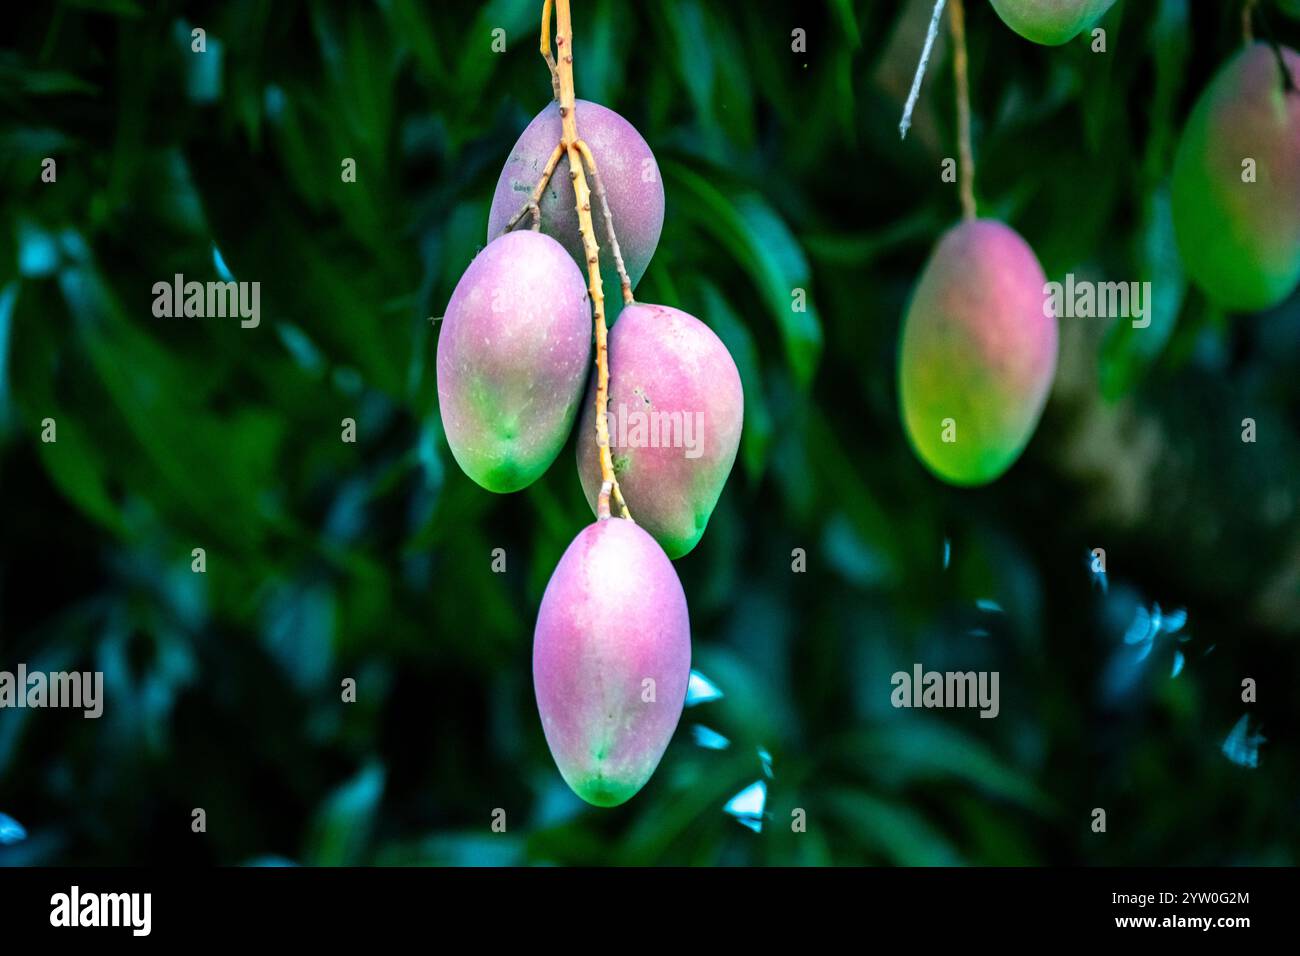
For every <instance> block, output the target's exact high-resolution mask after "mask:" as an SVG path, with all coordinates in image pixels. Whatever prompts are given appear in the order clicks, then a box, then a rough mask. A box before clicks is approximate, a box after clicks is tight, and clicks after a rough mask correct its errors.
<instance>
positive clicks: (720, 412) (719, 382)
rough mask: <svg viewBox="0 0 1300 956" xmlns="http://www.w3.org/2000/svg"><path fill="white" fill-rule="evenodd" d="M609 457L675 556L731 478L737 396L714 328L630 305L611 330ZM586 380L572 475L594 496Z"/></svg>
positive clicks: (695, 535) (630, 498)
mask: <svg viewBox="0 0 1300 956" xmlns="http://www.w3.org/2000/svg"><path fill="white" fill-rule="evenodd" d="M609 367H610V386H609V405H608V410H607V413H606V414H607V421H608V422H609V438H610V453H611V457H612V458H613V462H614V473H615V475H617V476H618V480H619V485H620V486H621V487H622V489H623V497H624V499H625V500H626V501H627V503H628V507H629V508H630V509H631V511H632V517H633V518H634V519H635V520H636V521H637V523H638V524H640V525H641V527H643V528H645V529H646V530H647V531H648V532H650V534H651V535H653V536H654V538H655V540H656V541H658V542H659V544H660V545H661V546H662V547H663V549H664V551H666V552H667V553H668V556H669V557H670V558H679V557H681V556H682V555H684V554H686V553H687V552H689V551H690V550H691V549H692V548H694V547H695V545H696V544H697V543H698V542H699V540H700V538H701V536H703V534H704V529H705V526H706V525H707V524H708V521H709V516H710V515H711V514H712V513H713V508H714V506H715V505H717V503H718V498H719V496H721V494H722V488H723V486H724V485H725V484H726V483H727V476H728V475H730V474H731V466H732V465H733V464H734V463H735V461H736V450H737V449H738V448H739V446H740V433H741V429H742V427H743V425H744V418H745V393H744V389H743V387H742V386H741V383H740V373H739V372H738V371H737V370H736V363H735V361H734V360H733V359H732V358H731V353H730V352H728V351H727V347H726V346H725V345H723V344H722V340H721V339H719V338H718V337H717V335H715V334H714V332H713V330H712V329H710V328H709V327H708V326H707V325H705V324H704V323H703V322H701V321H700V320H699V319H697V318H695V317H694V316H692V315H688V314H687V313H685V312H682V311H681V310H679V309H673V308H670V307H668V306H664V305H647V304H645V303H641V302H638V303H635V304H633V305H630V306H628V307H627V308H626V309H624V310H623V315H622V317H621V318H620V319H619V321H618V324H617V325H615V326H614V328H613V329H612V330H611V332H610V334H609ZM595 387H596V383H595V381H594V378H593V381H592V383H591V385H590V386H589V388H588V391H587V397H586V399H585V400H584V401H583V406H582V421H581V424H580V425H579V426H578V444H577V460H578V476H579V478H580V479H581V480H582V487H583V490H584V491H585V492H586V494H587V501H588V502H589V503H590V504H591V507H592V511H593V512H594V511H595V509H596V499H597V496H598V495H599V493H600V484H601V481H600V461H599V458H598V456H597V445H596V407H595Z"/></svg>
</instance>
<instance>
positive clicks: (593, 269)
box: [542, 0, 632, 519]
mask: <svg viewBox="0 0 1300 956" xmlns="http://www.w3.org/2000/svg"><path fill="white" fill-rule="evenodd" d="M551 7H552V0H546V2H545V3H544V4H543V6H542V36H543V40H542V55H543V56H544V57H545V56H546V54H547V53H548V52H549V50H550V44H549V42H548V38H547V34H549V33H550V24H551ZM554 7H555V15H556V35H555V49H556V54H557V56H556V72H557V74H558V77H559V83H558V85H559V93H560V96H559V100H560V148H562V149H563V150H564V152H565V153H566V154H567V155H568V157H569V177H570V178H571V179H572V180H573V194H574V198H575V199H576V202H577V208H578V234H579V235H580V236H581V237H582V248H583V252H584V253H585V255H586V259H587V281H588V285H587V288H588V291H589V292H590V293H591V310H592V314H593V317H594V323H595V327H596V449H597V451H598V452H599V456H600V478H601V486H602V493H601V496H600V498H598V499H597V507H596V517H597V518H599V519H605V518H608V517H609V516H610V515H609V498H610V497H611V496H612V497H613V500H614V504H615V505H617V506H618V509H619V514H620V515H621V516H622V517H624V518H629V519H630V518H631V517H632V514H631V512H630V511H629V510H628V507H627V502H626V501H624V500H623V491H622V489H620V488H619V486H618V477H617V476H616V475H615V474H614V459H613V456H612V455H611V453H610V450H609V419H608V415H607V412H608V406H609V330H608V328H607V327H606V326H605V293H604V290H603V289H602V287H601V281H600V246H598V245H597V244H596V230H595V227H594V226H593V225H592V221H591V188H590V187H589V186H588V185H587V174H586V172H585V170H584V168H583V161H582V155H583V146H584V144H583V143H582V139H581V137H580V136H579V135H578V114H577V110H576V108H575V103H576V100H577V96H576V95H575V93H574V85H573V20H572V18H571V16H570V13H569V0H554ZM587 154H588V155H590V154H591V150H590V149H588V150H587ZM611 229H612V224H611ZM628 289H629V291H630V285H629V286H628ZM605 485H608V486H609V490H610V495H605V494H604V486H605Z"/></svg>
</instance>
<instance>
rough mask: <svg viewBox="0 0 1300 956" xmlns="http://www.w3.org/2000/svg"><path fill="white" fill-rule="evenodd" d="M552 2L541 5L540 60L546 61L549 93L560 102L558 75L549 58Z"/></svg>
mask: <svg viewBox="0 0 1300 956" xmlns="http://www.w3.org/2000/svg"><path fill="white" fill-rule="evenodd" d="M552 3H553V0H546V2H545V3H543V4H542V42H541V51H542V59H544V60H545V61H546V67H547V69H549V70H550V71H551V92H552V93H553V94H554V95H555V101H556V102H557V103H558V102H559V101H560V74H559V71H558V70H557V69H556V67H555V57H553V56H551V5H552Z"/></svg>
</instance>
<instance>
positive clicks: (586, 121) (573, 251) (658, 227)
mask: <svg viewBox="0 0 1300 956" xmlns="http://www.w3.org/2000/svg"><path fill="white" fill-rule="evenodd" d="M575 109H576V111H577V117H578V134H579V135H580V136H581V137H582V138H583V139H584V140H586V142H587V145H588V146H590V147H591V151H592V154H593V155H594V156H595V157H596V164H597V168H598V169H599V170H600V178H601V182H602V183H603V184H604V186H605V194H606V197H607V198H608V200H609V209H610V214H611V216H612V217H613V220H614V232H615V235H617V236H618V244H619V249H620V251H621V252H622V254H623V264H624V266H625V267H626V268H627V273H628V278H629V279H630V280H631V282H632V288H634V289H635V288H636V284H637V283H638V282H639V281H641V276H642V275H644V274H645V270H646V267H647V266H648V265H649V264H650V259H651V257H652V256H653V255H654V252H655V247H656V246H658V245H659V234H660V232H662V231H663V225H664V184H663V180H662V178H661V177H660V175H659V164H658V163H657V162H655V157H654V153H652V152H651V151H650V147H649V146H648V145H647V144H646V141H645V140H644V139H642V138H641V134H640V133H638V132H637V131H636V128H635V127H633V126H632V124H631V123H629V122H628V121H627V120H625V119H623V117H621V116H619V115H618V114H617V113H615V112H614V111H613V110H611V109H606V108H605V107H603V106H601V105H600V104H599V103H592V102H590V101H588V100H578V101H577V103H576V104H575ZM559 141H560V107H559V104H557V103H554V102H552V103H551V104H550V105H549V106H547V107H546V109H544V110H542V111H541V112H540V113H539V114H537V116H536V117H535V118H534V119H533V121H532V122H531V123H529V124H528V126H527V128H525V129H524V131H523V133H522V134H521V135H520V137H519V141H518V142H517V143H515V145H514V148H512V149H511V150H510V157H509V158H508V159H507V160H506V164H505V167H504V168H503V169H502V170H501V176H500V177H499V178H498V180H497V186H496V192H495V193H494V194H493V197H492V211H491V214H490V215H489V217H488V238H489V239H490V238H491V237H493V236H495V235H497V234H498V233H499V232H500V231H501V230H502V229H503V228H504V227H505V224H506V223H507V222H508V221H509V220H510V217H511V216H513V215H514V214H515V213H516V212H518V211H519V209H520V208H521V207H522V206H523V204H524V203H525V202H527V201H528V196H529V194H530V193H531V192H532V190H533V187H534V186H536V185H537V180H538V179H540V178H541V175H542V169H543V167H545V166H546V161H547V159H549V158H550V155H551V151H552V150H553V149H555V144H556V143H558V142H559ZM588 185H590V186H591V188H592V201H591V216H592V223H593V225H594V226H595V229H596V243H597V245H599V246H600V250H601V255H600V260H601V283H602V285H603V287H604V293H605V305H606V319H607V320H608V321H609V322H610V323H613V321H614V319H615V318H617V317H618V315H619V312H620V310H621V308H622V302H623V299H622V292H621V288H620V284H619V277H618V270H617V269H616V267H615V265H614V257H613V256H612V255H611V253H610V248H609V243H608V239H607V234H606V229H605V220H604V216H603V215H602V211H601V208H600V203H599V201H598V200H597V199H596V196H595V188H596V187H595V183H594V182H593V181H592V180H591V178H590V177H588ZM538 205H539V206H540V208H541V213H542V232H544V233H546V234H547V235H548V236H553V237H554V238H556V239H558V240H559V241H560V243H561V244H562V245H563V246H564V248H565V249H567V250H568V251H569V254H570V255H571V256H573V259H574V261H575V262H577V263H578V265H579V267H580V268H581V269H582V272H583V275H584V276H585V275H586V274H587V256H586V253H585V252H584V251H583V247H582V236H581V235H580V234H579V233H578V211H577V206H576V200H575V199H574V195H573V182H572V180H571V179H570V178H569V159H568V157H567V156H565V157H564V158H562V159H561V160H560V164H559V166H557V167H556V170H555V174H554V175H553V176H552V177H551V181H550V184H549V185H548V186H547V188H546V191H545V192H544V193H543V194H542V199H541V202H540V203H539V204H538ZM525 221H526V222H531V220H525Z"/></svg>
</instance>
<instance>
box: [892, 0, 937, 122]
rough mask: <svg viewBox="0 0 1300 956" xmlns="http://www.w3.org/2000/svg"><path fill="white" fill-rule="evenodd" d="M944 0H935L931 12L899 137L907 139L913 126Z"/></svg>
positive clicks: (904, 108)
mask: <svg viewBox="0 0 1300 956" xmlns="http://www.w3.org/2000/svg"><path fill="white" fill-rule="evenodd" d="M943 4H944V0H934V12H933V13H932V14H930V29H929V30H928V31H926V34H925V46H924V47H923V48H922V49H921V62H919V63H917V64H916V75H915V76H913V77H912V91H911V92H910V93H908V94H907V105H906V106H904V107H903V118H902V120H900V121H899V123H898V138H899V139H907V131H908V130H909V129H911V128H912V110H914V109H915V108H916V98H917V97H918V96H920V95H921V80H922V79H924V78H925V68H926V67H927V66H929V65H930V51H931V50H933V49H934V39H935V37H937V36H938V35H939V18H940V17H942V16H943Z"/></svg>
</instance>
